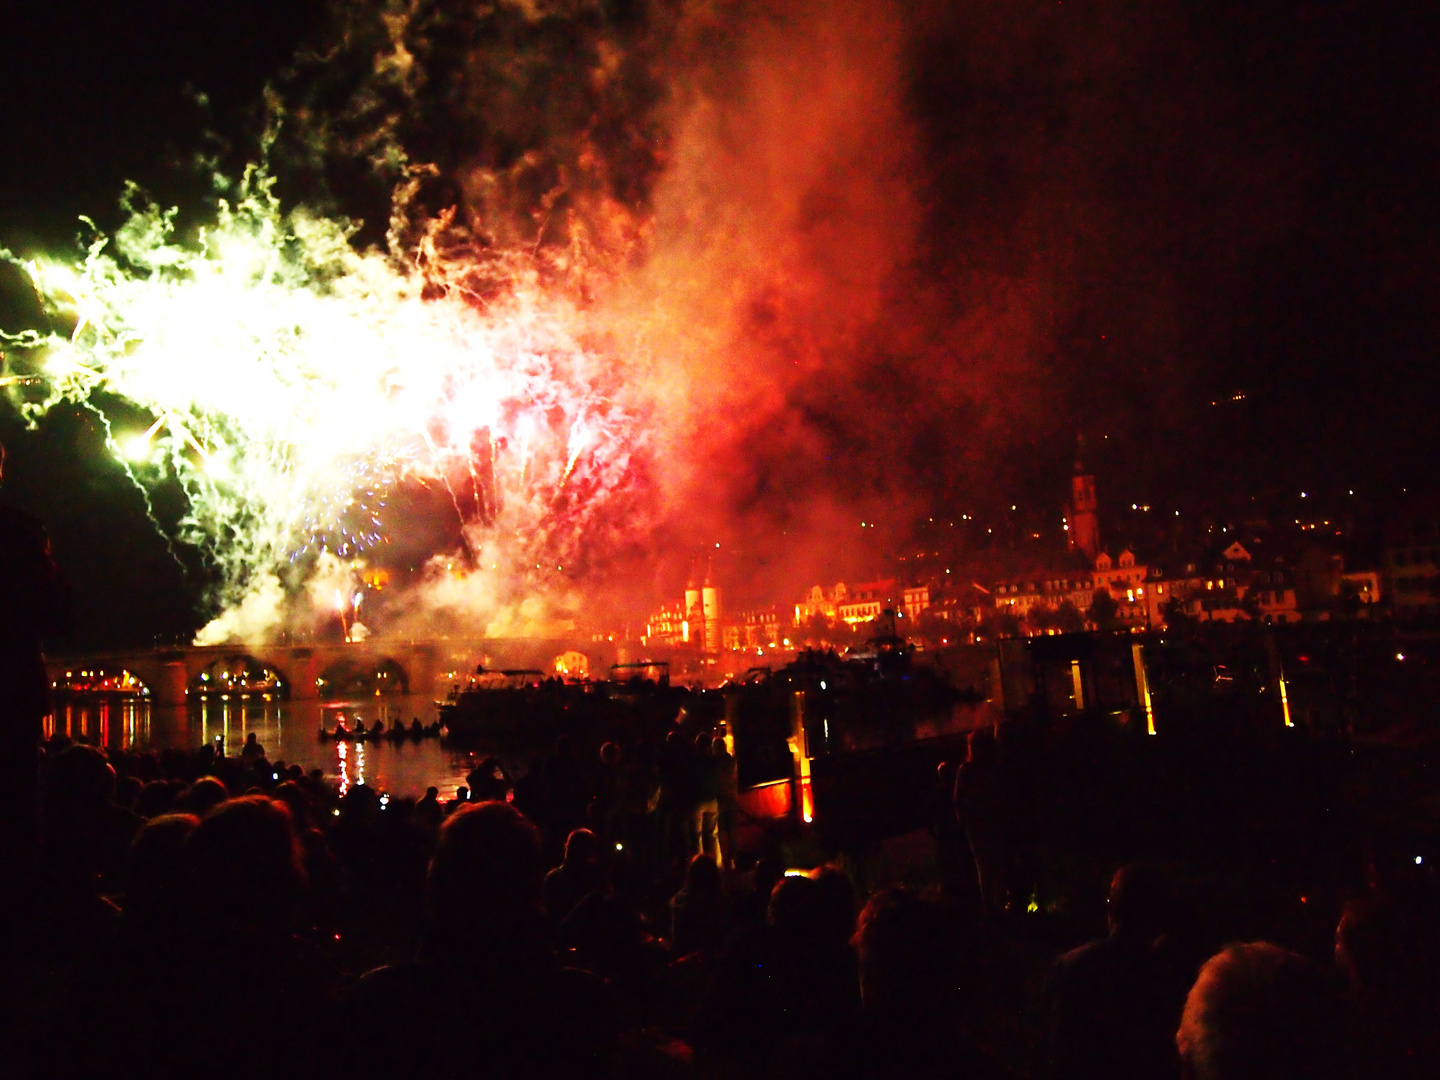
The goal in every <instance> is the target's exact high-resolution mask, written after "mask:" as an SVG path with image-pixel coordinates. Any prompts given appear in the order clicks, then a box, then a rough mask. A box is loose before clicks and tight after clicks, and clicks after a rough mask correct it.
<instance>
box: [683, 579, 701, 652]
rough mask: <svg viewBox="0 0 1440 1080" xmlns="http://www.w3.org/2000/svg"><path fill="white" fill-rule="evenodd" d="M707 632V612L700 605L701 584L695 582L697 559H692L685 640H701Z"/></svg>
mask: <svg viewBox="0 0 1440 1080" xmlns="http://www.w3.org/2000/svg"><path fill="white" fill-rule="evenodd" d="M704 633H705V612H704V609H703V608H702V607H701V605H700V586H699V585H697V584H696V582H695V560H694V559H691V560H690V577H689V579H688V580H687V581H686V582H685V640H686V641H696V642H698V641H700V640H701V639H702V638H703V636H704Z"/></svg>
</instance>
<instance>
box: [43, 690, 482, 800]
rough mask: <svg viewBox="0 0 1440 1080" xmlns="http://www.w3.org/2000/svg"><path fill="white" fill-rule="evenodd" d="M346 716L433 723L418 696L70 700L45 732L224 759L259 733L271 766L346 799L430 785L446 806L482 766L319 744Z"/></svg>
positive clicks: (392, 750) (416, 748) (429, 752)
mask: <svg viewBox="0 0 1440 1080" xmlns="http://www.w3.org/2000/svg"><path fill="white" fill-rule="evenodd" d="M342 717H343V719H344V721H345V723H346V725H347V726H350V727H353V726H354V725H355V723H356V722H357V721H359V722H363V723H365V724H366V725H369V726H373V725H374V723H375V721H376V720H383V721H384V722H385V723H386V724H387V725H389V724H390V723H392V722H393V721H395V720H403V721H406V722H408V721H410V720H411V719H414V718H417V717H418V718H419V720H420V722H421V723H422V724H429V723H431V722H432V721H434V719H435V704H434V702H432V701H430V700H428V699H426V698H421V697H415V696H395V697H389V698H374V697H371V698H368V699H358V700H347V701H326V702H315V701H306V702H291V701H275V700H267V699H265V698H263V697H245V698H240V697H233V696H232V697H210V698H204V699H200V700H192V701H191V702H190V704H189V705H187V706H184V707H182V708H166V707H164V706H160V705H155V704H153V703H151V702H150V701H147V700H144V699H137V698H120V697H108V696H100V697H91V698H84V699H82V698H71V699H69V700H67V701H64V702H61V703H57V706H56V709H55V712H54V714H53V715H52V716H51V717H49V718H47V720H46V722H45V732H46V734H47V735H50V734H54V733H56V732H58V733H60V734H63V735H68V736H70V737H71V738H73V739H76V740H77V741H84V742H88V743H92V744H95V745H101V746H105V747H108V748H110V749H114V750H119V749H122V748H130V747H135V748H142V749H143V748H150V749H161V748H164V747H171V746H175V747H182V748H194V747H198V746H201V745H203V744H205V743H216V742H220V743H222V744H223V745H224V746H225V748H226V752H227V753H229V754H238V753H240V750H241V747H242V746H243V745H244V743H245V736H246V735H247V734H248V733H250V732H252V731H253V732H254V733H255V736H256V739H257V740H258V741H259V742H260V745H261V746H263V747H264V748H265V756H266V757H267V758H268V759H269V760H270V761H284V762H286V763H288V764H295V765H301V766H303V767H304V768H305V769H306V770H310V769H320V770H322V771H323V772H324V774H325V776H326V777H327V778H328V779H330V780H331V781H332V782H333V783H335V784H337V785H338V786H339V787H340V790H341V791H342V792H344V791H348V790H349V789H350V787H351V785H354V784H361V783H364V784H369V785H372V786H373V787H375V788H376V789H377V790H380V791H384V792H389V793H391V794H394V795H401V796H403V795H412V796H417V797H418V796H420V795H423V794H424V793H425V789H426V788H427V787H429V786H431V785H432V784H433V785H434V786H435V787H438V788H439V789H440V794H441V797H442V798H449V797H452V796H453V795H454V792H455V788H456V787H458V786H459V785H461V784H464V783H465V774H466V773H467V772H469V771H470V769H471V768H473V767H474V762H475V761H476V760H478V758H477V754H476V753H471V752H467V751H458V750H452V749H449V748H447V747H445V746H442V745H441V743H440V740H439V739H421V740H418V741H416V740H413V739H403V740H400V741H396V742H391V741H390V740H388V739H387V740H376V741H370V742H357V743H344V742H334V741H326V742H321V741H320V738H319V732H320V727H321V725H322V724H324V725H325V726H326V727H327V729H329V730H334V728H335V724H336V723H337V722H338V721H339V720H340V719H341V718H342ZM477 752H478V750H477ZM486 752H491V751H488V750H487V751H486Z"/></svg>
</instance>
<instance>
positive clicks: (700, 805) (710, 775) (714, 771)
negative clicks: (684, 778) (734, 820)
mask: <svg viewBox="0 0 1440 1080" xmlns="http://www.w3.org/2000/svg"><path fill="white" fill-rule="evenodd" d="M710 745H711V739H710V736H709V735H708V734H706V733H704V732H701V733H700V734H699V735H696V736H695V748H694V752H693V753H692V754H691V755H690V783H689V785H688V788H689V791H688V795H689V803H688V812H687V815H686V819H685V829H686V841H687V842H688V844H689V854H691V855H708V856H709V857H710V858H711V859H713V860H714V861H715V864H716V865H717V866H719V865H720V864H721V862H722V861H723V857H722V855H721V852H720V771H719V762H717V761H716V759H715V756H714V754H713V753H712V752H711V749H710Z"/></svg>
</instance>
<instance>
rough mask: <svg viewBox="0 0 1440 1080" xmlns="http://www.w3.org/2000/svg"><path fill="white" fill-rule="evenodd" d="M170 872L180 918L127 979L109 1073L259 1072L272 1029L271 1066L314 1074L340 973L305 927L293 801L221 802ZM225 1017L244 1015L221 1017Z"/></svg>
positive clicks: (116, 1002)
mask: <svg viewBox="0 0 1440 1080" xmlns="http://www.w3.org/2000/svg"><path fill="white" fill-rule="evenodd" d="M152 827H153V825H152ZM175 828H176V829H180V828H183V826H180V825H176V826H175ZM153 839H154V840H155V842H156V843H161V842H162V841H163V839H164V838H163V836H162V837H157V838H153ZM151 840H152V838H151V837H148V836H147V837H146V842H147V843H149V842H150V841H151ZM166 858H167V859H168V856H166ZM172 874H174V877H172V876H171V875H172ZM161 877H162V878H163V879H165V880H167V881H168V884H167V885H166V888H169V889H173V891H174V892H173V895H174V897H175V901H174V903H173V905H168V904H167V906H168V907H169V908H170V910H172V911H173V912H174V913H175V918H174V919H173V920H172V922H171V924H170V925H169V926H168V928H166V929H165V930H164V931H163V932H161V933H159V934H158V935H156V936H154V937H152V938H151V941H152V943H153V947H152V948H151V949H149V950H147V951H145V952H144V953H142V954H141V955H136V956H132V957H131V960H130V964H129V966H128V969H127V970H126V971H124V972H122V973H120V974H119V976H118V978H117V985H116V987H115V990H114V991H113V992H112V993H111V994H110V999H111V1003H112V1008H113V1017H112V1019H113V1023H114V1027H113V1029H112V1031H111V1034H110V1039H109V1040H108V1046H107V1052H108V1053H109V1054H112V1055H113V1060H111V1061H110V1062H109V1063H108V1067H107V1068H104V1069H103V1070H99V1071H103V1072H104V1073H105V1074H106V1075H110V1076H115V1075H119V1076H122V1077H124V1076H135V1077H139V1076H145V1077H150V1076H166V1075H180V1074H183V1073H186V1072H188V1071H192V1070H194V1069H195V1068H196V1063H197V1062H203V1069H204V1071H205V1072H206V1074H207V1075H213V1076H221V1077H228V1076H235V1077H238V1076H245V1075H253V1073H254V1071H255V1068H256V1065H255V1055H256V1053H257V1052H258V1051H259V1048H260V1045H261V1044H258V1043H257V1041H256V1033H257V1032H263V1033H264V1038H263V1047H264V1051H263V1052H264V1060H265V1065H264V1071H265V1072H266V1073H267V1074H269V1075H282V1076H305V1077H312V1076H315V1075H316V1074H317V1072H318V1071H319V1069H320V1067H321V1065H322V1062H323V1061H324V1059H325V1057H326V1056H327V1055H328V1054H329V1053H330V1051H329V1050H328V1049H327V1045H328V1043H329V1042H330V1039H331V1034H332V1033H331V1032H330V1030H329V1028H330V1026H331V1025H332V1024H333V1023H334V1020H335V1007H336V1005H337V1004H338V995H339V991H340V979H339V975H338V973H337V972H336V971H335V970H334V968H333V967H332V966H331V965H330V964H329V963H328V962H327V961H326V960H325V958H324V957H323V956H322V955H321V954H320V953H319V951H318V950H316V949H315V948H314V946H312V945H310V944H309V943H308V942H305V941H304V940H302V939H300V938H299V937H297V936H296V935H295V934H294V922H295V913H296V911H297V910H298V908H299V906H300V904H301V902H302V901H303V898H304V895H305V892H306V889H307V881H306V878H305V871H304V868H303V865H302V855H301V848H300V844H299V840H298V837H297V836H296V834H295V830H294V827H293V824H292V820H291V816H290V811H289V809H288V808H287V807H286V806H285V805H284V804H283V803H280V802H277V801H275V800H272V799H269V798H266V797H265V796H263V795H247V796H244V797H242V798H238V799H232V800H229V801H227V802H224V803H222V804H221V805H219V806H217V807H215V808H214V809H213V810H211V811H210V813H209V814H207V815H206V816H205V818H204V819H203V820H201V822H200V823H199V825H197V826H195V828H194V829H193V831H191V832H190V834H189V836H188V837H187V838H186V839H185V840H184V843H183V844H182V846H181V848H180V851H179V864H178V867H175V868H173V869H171V868H167V869H165V871H164V873H163V874H162V875H161ZM221 1016H228V1017H243V1018H244V1022H243V1023H235V1022H229V1023H216V1022H215V1021H216V1018H217V1017H221Z"/></svg>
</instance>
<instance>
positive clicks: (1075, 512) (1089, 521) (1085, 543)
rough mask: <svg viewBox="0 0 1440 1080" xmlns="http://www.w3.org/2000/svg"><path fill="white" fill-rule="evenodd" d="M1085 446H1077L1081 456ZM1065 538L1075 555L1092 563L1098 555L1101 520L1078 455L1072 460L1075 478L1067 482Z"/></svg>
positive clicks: (1092, 479) (1092, 483) (1089, 479)
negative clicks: (1067, 503) (1067, 497)
mask: <svg viewBox="0 0 1440 1080" xmlns="http://www.w3.org/2000/svg"><path fill="white" fill-rule="evenodd" d="M1084 449H1085V443H1084V440H1083V439H1082V440H1081V442H1080V452H1081V453H1083V452H1084ZM1065 538H1066V541H1067V543H1068V544H1069V546H1070V550H1072V551H1078V552H1080V553H1081V554H1083V555H1084V556H1085V557H1086V558H1087V559H1089V560H1090V561H1092V562H1094V561H1095V559H1096V557H1097V556H1098V555H1099V554H1100V517H1099V511H1098V506H1097V504H1096V502H1095V477H1093V476H1091V475H1090V474H1089V473H1087V472H1086V471H1085V464H1084V462H1083V461H1082V460H1081V458H1080V456H1079V454H1077V455H1076V458H1075V475H1074V476H1072V477H1071V478H1070V506H1069V508H1068V510H1067V512H1066V515H1065Z"/></svg>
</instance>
